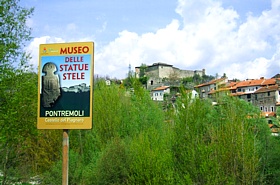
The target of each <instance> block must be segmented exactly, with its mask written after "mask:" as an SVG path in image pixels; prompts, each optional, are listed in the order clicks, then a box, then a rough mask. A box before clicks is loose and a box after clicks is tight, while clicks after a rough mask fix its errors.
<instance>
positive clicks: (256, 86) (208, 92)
mask: <svg viewBox="0 0 280 185" xmlns="http://www.w3.org/2000/svg"><path fill="white" fill-rule="evenodd" d="M279 84H280V80H279V78H271V79H265V78H263V77H261V78H260V79H247V80H244V81H239V82H231V81H227V80H226V79H216V80H212V81H210V82H208V83H204V84H200V85H197V86H196V88H197V89H199V97H200V98H211V99H212V101H215V99H216V98H217V97H218V96H219V94H221V93H223V94H228V95H231V96H236V97H238V98H240V99H243V100H244V101H247V102H250V103H252V104H253V105H255V106H257V107H259V108H260V110H261V111H262V112H269V111H271V112H276V109H277V106H280V91H279Z"/></svg>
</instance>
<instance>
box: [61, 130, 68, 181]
mask: <svg viewBox="0 0 280 185" xmlns="http://www.w3.org/2000/svg"><path fill="white" fill-rule="evenodd" d="M62 145H63V148H62V149H63V156H62V157H63V159H62V185H68V167H69V136H68V129H63V142H62Z"/></svg>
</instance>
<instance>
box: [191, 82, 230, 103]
mask: <svg viewBox="0 0 280 185" xmlns="http://www.w3.org/2000/svg"><path fill="white" fill-rule="evenodd" d="M227 82H228V79H227V78H219V79H214V80H211V81H210V82H207V83H203V84H200V85H197V86H195V89H197V91H198V93H199V98H202V99H205V98H211V97H213V95H214V94H215V92H217V91H218V90H220V89H222V88H224V87H225V86H226V84H227Z"/></svg>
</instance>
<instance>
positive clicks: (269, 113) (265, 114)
mask: <svg viewBox="0 0 280 185" xmlns="http://www.w3.org/2000/svg"><path fill="white" fill-rule="evenodd" d="M261 114H262V116H264V117H275V116H276V113H275V112H261Z"/></svg>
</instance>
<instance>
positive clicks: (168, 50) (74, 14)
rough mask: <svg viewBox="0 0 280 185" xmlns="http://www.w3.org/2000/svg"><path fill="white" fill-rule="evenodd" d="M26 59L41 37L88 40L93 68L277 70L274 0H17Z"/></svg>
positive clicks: (279, 38)
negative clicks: (23, 11)
mask: <svg viewBox="0 0 280 185" xmlns="http://www.w3.org/2000/svg"><path fill="white" fill-rule="evenodd" d="M20 4H21V5H22V6H24V7H34V8H35V11H34V15H33V16H32V17H31V18H30V19H28V21H27V25H28V26H29V27H31V28H32V37H33V38H32V40H31V41H30V42H28V43H26V47H25V49H26V51H27V52H30V53H31V56H32V59H31V60H30V63H31V64H33V65H34V66H38V55H39V51H38V50H39V45H40V44H45V43H61V42H80V41H93V42H94V45H95V46H94V47H95V51H94V73H95V74H96V75H99V76H108V77H110V78H118V79H122V78H125V77H127V74H128V71H129V66H131V69H132V70H134V69H135V67H139V66H141V64H146V65H152V64H153V63H158V62H162V63H167V64H171V65H173V66H174V67H177V68H180V69H184V70H202V69H205V70H206V74H207V75H213V76H216V75H217V74H218V75H219V76H222V75H223V74H224V73H225V74H226V75H227V77H228V78H229V79H235V78H237V79H240V80H245V79H258V78H260V77H265V78H271V77H273V76H274V75H276V74H278V73H280V70H279V69H280V21H279V20H280V0H130V1H128V0H95V1H93V0H67V1H66V0H65V1H57V0H48V1H39V0H21V3H20Z"/></svg>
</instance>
